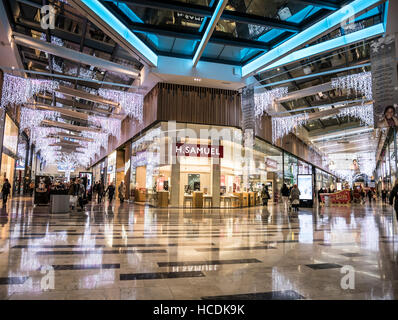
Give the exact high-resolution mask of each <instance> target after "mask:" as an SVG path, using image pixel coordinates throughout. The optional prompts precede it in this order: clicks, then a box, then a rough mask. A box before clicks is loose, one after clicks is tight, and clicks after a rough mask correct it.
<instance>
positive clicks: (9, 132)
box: [0, 114, 18, 194]
mask: <svg viewBox="0 0 398 320" xmlns="http://www.w3.org/2000/svg"><path fill="white" fill-rule="evenodd" d="M17 146H18V127H17V125H16V124H15V123H14V121H12V120H11V118H10V117H9V116H8V114H6V118H5V125H4V138H3V152H2V154H1V168H0V174H1V178H0V190H1V188H2V187H3V184H4V181H5V179H8V181H9V182H10V184H11V185H13V184H14V173H15V162H16V159H17V158H18V157H17ZM13 189H14V188H11V194H12V192H13Z"/></svg>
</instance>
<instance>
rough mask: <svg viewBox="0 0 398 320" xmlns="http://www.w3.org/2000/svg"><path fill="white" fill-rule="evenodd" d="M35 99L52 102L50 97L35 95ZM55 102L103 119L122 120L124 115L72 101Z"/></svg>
mask: <svg viewBox="0 0 398 320" xmlns="http://www.w3.org/2000/svg"><path fill="white" fill-rule="evenodd" d="M37 97H39V98H41V99H44V100H47V101H52V97H50V96H46V95H42V94H39V95H37ZM55 101H56V102H58V103H60V104H62V105H64V106H70V107H71V108H76V109H81V110H79V111H81V112H88V113H90V114H97V115H99V116H102V117H105V116H109V117H111V118H116V119H120V120H122V119H123V118H124V115H120V114H113V113H111V112H109V111H107V110H103V109H100V108H93V109H92V108H91V106H90V105H88V104H84V103H80V102H77V101H73V100H68V99H63V98H58V97H56V98H55Z"/></svg>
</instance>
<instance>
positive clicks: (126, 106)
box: [98, 88, 144, 123]
mask: <svg viewBox="0 0 398 320" xmlns="http://www.w3.org/2000/svg"><path fill="white" fill-rule="evenodd" d="M98 95H100V96H101V97H103V98H105V99H108V100H112V101H114V102H116V103H119V104H120V106H121V108H122V110H123V111H124V112H125V113H126V114H127V115H128V116H130V117H133V118H135V119H137V120H138V121H139V122H140V123H141V122H142V119H143V106H144V97H143V95H142V94H138V93H133V92H127V91H118V90H110V89H102V88H100V89H99V90H98Z"/></svg>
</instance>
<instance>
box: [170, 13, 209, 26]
mask: <svg viewBox="0 0 398 320" xmlns="http://www.w3.org/2000/svg"><path fill="white" fill-rule="evenodd" d="M174 15H175V17H176V20H180V21H186V22H193V23H202V21H203V19H204V17H199V16H194V15H191V14H188V13H184V12H176V13H174Z"/></svg>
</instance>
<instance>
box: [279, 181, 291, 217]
mask: <svg viewBox="0 0 398 320" xmlns="http://www.w3.org/2000/svg"><path fill="white" fill-rule="evenodd" d="M281 195H282V201H283V205H284V207H285V211H287V210H288V208H289V196H290V190H289V188H288V187H287V185H286V183H284V184H283V186H282V188H281Z"/></svg>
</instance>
